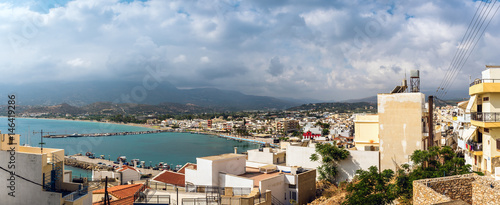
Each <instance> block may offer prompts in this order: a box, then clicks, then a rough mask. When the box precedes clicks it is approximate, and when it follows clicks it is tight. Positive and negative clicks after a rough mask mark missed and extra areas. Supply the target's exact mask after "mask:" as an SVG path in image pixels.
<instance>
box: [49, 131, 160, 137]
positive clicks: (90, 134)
mask: <svg viewBox="0 0 500 205" xmlns="http://www.w3.org/2000/svg"><path fill="white" fill-rule="evenodd" d="M161 132H168V130H148V131H134V132H108V133H87V134H76V133H74V134H58V135H44V136H43V137H44V138H66V137H106V136H117V135H142V134H154V133H161Z"/></svg>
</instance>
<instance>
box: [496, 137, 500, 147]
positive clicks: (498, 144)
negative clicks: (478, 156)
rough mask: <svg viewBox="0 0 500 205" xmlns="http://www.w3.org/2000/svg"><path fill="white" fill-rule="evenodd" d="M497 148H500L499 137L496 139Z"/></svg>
mask: <svg viewBox="0 0 500 205" xmlns="http://www.w3.org/2000/svg"><path fill="white" fill-rule="evenodd" d="M497 149H500V139H497Z"/></svg>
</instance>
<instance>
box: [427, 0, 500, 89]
mask: <svg viewBox="0 0 500 205" xmlns="http://www.w3.org/2000/svg"><path fill="white" fill-rule="evenodd" d="M486 3H488V5H487V6H485V5H486ZM495 3H496V1H495ZM495 3H493V4H491V1H490V2H482V3H481V4H480V5H479V7H478V9H477V10H476V13H475V14H474V17H473V18H472V20H471V22H470V23H469V27H468V29H467V31H466V33H465V34H464V37H463V38H462V42H461V43H460V46H459V47H458V48H457V52H456V55H455V57H454V59H453V60H452V61H451V63H450V66H449V69H448V72H447V73H446V74H447V75H446V76H445V78H444V79H443V81H442V83H441V85H440V87H439V88H441V90H439V88H438V90H437V92H441V93H440V94H441V95H443V94H444V93H445V92H446V89H447V87H448V86H449V85H450V83H451V82H452V81H453V80H454V78H455V75H456V74H457V71H458V70H459V68H458V66H459V65H460V64H461V63H462V62H463V59H464V57H465V55H467V52H468V51H469V49H470V47H471V45H472V42H474V41H475V40H474V39H475V38H476V36H477V33H478V32H479V31H480V30H481V28H482V26H483V24H484V22H485V21H486V19H487V17H488V16H489V13H490V11H491V9H492V8H493V5H494V4H495ZM488 8H489V11H488ZM479 10H480V12H479V15H477V14H478V11H479ZM487 11H488V13H487V14H486V12H487ZM476 17H477V18H476ZM492 17H493V16H492ZM471 25H472V27H471ZM479 38H480V37H479ZM464 63H465V62H464Z"/></svg>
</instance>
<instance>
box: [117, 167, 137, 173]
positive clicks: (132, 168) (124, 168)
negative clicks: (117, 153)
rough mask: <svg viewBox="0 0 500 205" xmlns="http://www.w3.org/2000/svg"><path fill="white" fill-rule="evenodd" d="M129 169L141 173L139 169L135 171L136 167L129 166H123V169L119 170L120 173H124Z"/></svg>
mask: <svg viewBox="0 0 500 205" xmlns="http://www.w3.org/2000/svg"><path fill="white" fill-rule="evenodd" d="M127 169H131V170H134V171H136V172H139V171H138V170H137V169H135V168H134V167H131V166H127V165H123V166H122V168H121V169H119V170H117V171H118V172H123V171H125V170H127Z"/></svg>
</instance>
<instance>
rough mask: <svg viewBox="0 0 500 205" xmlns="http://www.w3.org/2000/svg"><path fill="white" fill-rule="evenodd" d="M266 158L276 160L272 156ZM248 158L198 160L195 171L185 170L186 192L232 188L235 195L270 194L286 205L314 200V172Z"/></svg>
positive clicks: (230, 156)
mask: <svg viewBox="0 0 500 205" xmlns="http://www.w3.org/2000/svg"><path fill="white" fill-rule="evenodd" d="M269 153H271V152H269ZM259 154H262V153H259ZM253 156H254V157H257V156H258V155H253ZM262 156H264V155H262ZM264 157H272V158H271V159H274V157H273V156H272V155H265V156H264ZM245 158H246V156H245V155H241V154H222V155H217V156H209V157H201V158H197V159H196V160H197V167H196V168H194V167H191V168H190V167H187V168H186V171H185V173H186V175H185V181H186V189H188V190H189V189H191V188H192V189H196V187H199V186H216V187H232V188H233V191H234V190H239V189H237V188H247V189H250V190H252V192H255V191H257V192H260V193H265V192H266V191H268V190H270V191H271V194H272V196H273V197H274V199H275V200H279V201H280V202H281V203H282V204H286V205H288V204H290V199H293V200H295V201H297V202H298V203H299V204H306V203H308V202H311V201H312V200H313V199H314V196H315V192H316V188H315V185H316V171H315V170H314V169H303V168H301V167H286V166H279V165H273V164H267V163H259V162H251V161H246V159H245ZM264 161H266V160H264ZM189 187H191V188H189ZM235 188H236V189H235Z"/></svg>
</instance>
